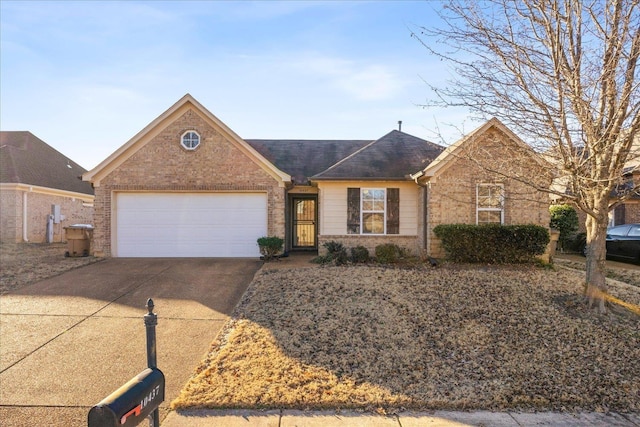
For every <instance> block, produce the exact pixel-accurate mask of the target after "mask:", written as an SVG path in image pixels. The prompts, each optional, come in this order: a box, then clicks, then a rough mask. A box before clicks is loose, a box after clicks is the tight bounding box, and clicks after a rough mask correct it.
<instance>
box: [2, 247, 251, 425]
mask: <svg viewBox="0 0 640 427" xmlns="http://www.w3.org/2000/svg"><path fill="white" fill-rule="evenodd" d="M260 266H261V262H260V261H258V260H244V259H107V260H105V261H102V262H99V263H96V264H92V265H89V266H86V267H82V268H79V269H76V270H72V271H69V272H67V273H64V274H62V275H60V276H57V277H53V278H49V279H46V280H44V281H41V282H38V283H35V284H32V285H29V286H26V287H24V288H22V289H20V290H18V291H16V292H14V293H11V294H8V295H4V296H0V420H2V422H1V423H0V424H2V426H5V427H8V426H26V425H47V426H67V427H68V426H86V425H87V414H88V412H89V409H90V408H91V407H92V406H93V405H95V404H96V403H98V402H99V401H100V400H102V399H103V398H104V397H106V396H107V395H109V394H110V393H111V392H113V391H114V390H115V389H117V388H118V387H120V386H121V385H122V384H124V383H125V382H126V381H128V380H129V379H130V378H131V377H133V376H134V375H136V374H138V373H139V372H140V371H142V370H143V369H144V368H146V360H147V359H146V335H145V326H144V321H143V316H144V314H146V312H147V311H146V309H145V304H146V301H147V299H148V298H153V301H154V303H155V310H154V312H155V313H157V315H158V326H157V329H156V334H157V341H158V344H157V353H158V354H157V358H158V367H159V368H160V370H162V371H163V372H164V374H165V378H166V397H165V402H164V404H163V405H162V406H161V411H160V416H161V419H163V418H164V416H165V415H166V413H167V407H168V405H169V403H170V402H171V401H172V400H173V399H174V398H175V397H176V396H177V394H178V392H179V391H180V389H181V388H182V386H183V385H184V383H185V382H186V381H187V379H188V378H189V376H190V375H191V374H192V373H193V371H194V368H195V367H196V366H197V364H198V362H199V361H200V360H201V359H202V357H203V356H204V354H205V353H206V352H207V350H208V349H209V345H210V344H211V342H212V341H213V339H214V338H215V336H216V335H217V333H218V332H219V331H220V328H221V327H222V325H223V324H224V322H225V321H226V320H227V319H228V316H229V315H230V314H231V312H232V310H233V308H234V307H235V305H236V304H237V303H238V301H239V299H240V298H241V296H242V294H243V293H244V291H245V290H246V288H247V286H248V284H249V283H250V282H251V280H252V278H253V276H254V274H255V273H256V271H257V270H258V269H259V268H260Z"/></svg>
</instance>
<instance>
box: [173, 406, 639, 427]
mask: <svg viewBox="0 0 640 427" xmlns="http://www.w3.org/2000/svg"><path fill="white" fill-rule="evenodd" d="M214 426H215V427H249V426H251V427H347V426H358V427H418V426H428V427H466V426H483V427H522V426H526V427H534V426H554V427H596V426H598V427H600V426H602V427H604V426H610V427H639V426H640V414H638V413H634V414H617V413H610V414H601V413H578V414H569V413H557V412H536V413H523V412H488V411H475V412H449V411H434V412H402V413H400V414H398V415H391V416H381V415H375V414H370V413H359V412H348V411H345V412H339V413H337V412H335V411H323V412H303V411H293V410H284V411H279V410H275V411H244V410H220V411H214V410H210V411H206V410H201V411H185V412H180V413H177V412H171V413H169V415H168V416H167V418H166V419H165V420H164V422H163V423H162V427H214Z"/></svg>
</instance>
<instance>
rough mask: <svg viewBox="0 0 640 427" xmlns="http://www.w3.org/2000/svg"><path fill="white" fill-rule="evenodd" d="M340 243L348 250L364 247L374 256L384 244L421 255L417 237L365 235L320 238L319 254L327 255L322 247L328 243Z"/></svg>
mask: <svg viewBox="0 0 640 427" xmlns="http://www.w3.org/2000/svg"><path fill="white" fill-rule="evenodd" d="M331 241H335V242H340V243H342V244H343V245H344V246H345V247H346V248H347V250H349V249H350V248H355V247H356V246H364V247H365V248H367V249H368V250H369V254H370V255H371V256H374V254H375V250H376V246H378V245H382V244H384V243H393V244H396V245H398V246H399V247H401V248H404V249H406V250H407V251H408V252H409V253H411V254H413V255H419V254H420V253H421V248H420V246H419V241H418V238H417V237H416V236H399V235H391V234H387V235H385V236H363V235H353V234H352V235H346V236H345V235H339V236H319V237H318V254H319V255H326V253H327V249H326V248H325V247H324V246H322V245H323V244H324V243H326V242H331Z"/></svg>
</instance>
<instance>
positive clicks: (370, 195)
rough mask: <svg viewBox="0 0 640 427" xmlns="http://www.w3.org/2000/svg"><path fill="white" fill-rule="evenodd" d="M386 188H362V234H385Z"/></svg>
mask: <svg viewBox="0 0 640 427" xmlns="http://www.w3.org/2000/svg"><path fill="white" fill-rule="evenodd" d="M386 200H387V197H386V190H385V189H384V188H362V189H361V194H360V201H361V207H360V214H361V215H362V219H361V222H360V223H361V224H362V234H385V224H386V221H385V210H386V209H385V207H386Z"/></svg>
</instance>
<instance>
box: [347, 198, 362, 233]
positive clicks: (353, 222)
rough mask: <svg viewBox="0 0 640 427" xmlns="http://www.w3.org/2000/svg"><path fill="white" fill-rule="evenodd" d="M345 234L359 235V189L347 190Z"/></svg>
mask: <svg viewBox="0 0 640 427" xmlns="http://www.w3.org/2000/svg"><path fill="white" fill-rule="evenodd" d="M347 234H360V189H359V188H347Z"/></svg>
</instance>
